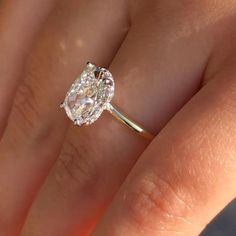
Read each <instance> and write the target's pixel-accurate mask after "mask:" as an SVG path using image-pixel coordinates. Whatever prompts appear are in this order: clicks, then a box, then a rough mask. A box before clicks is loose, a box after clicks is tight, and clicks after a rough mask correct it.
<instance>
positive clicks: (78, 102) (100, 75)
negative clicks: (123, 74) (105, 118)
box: [63, 63, 114, 126]
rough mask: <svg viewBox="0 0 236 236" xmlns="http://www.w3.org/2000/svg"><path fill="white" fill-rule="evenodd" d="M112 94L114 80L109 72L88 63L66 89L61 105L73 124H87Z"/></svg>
mask: <svg viewBox="0 0 236 236" xmlns="http://www.w3.org/2000/svg"><path fill="white" fill-rule="evenodd" d="M113 95H114V80H113V77H112V75H111V73H110V72H109V71H108V70H106V69H104V68H100V67H97V66H95V65H92V64H91V63H88V65H87V68H86V69H85V70H84V71H83V72H82V74H81V75H80V77H79V78H78V79H76V80H75V82H74V84H73V85H72V86H71V88H70V90H69V91H68V93H67V95H66V98H65V101H64V104H63V105H64V108H65V111H66V113H67V115H68V117H69V118H70V119H71V120H72V121H74V122H75V124H77V125H79V126H81V125H83V124H87V125H88V124H92V123H93V122H94V121H96V120H97V119H98V118H99V116H100V115H101V114H102V112H103V110H104V109H106V105H107V104H108V103H109V102H110V101H111V99H112V97H113Z"/></svg>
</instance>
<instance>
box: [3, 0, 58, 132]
mask: <svg viewBox="0 0 236 236" xmlns="http://www.w3.org/2000/svg"><path fill="white" fill-rule="evenodd" d="M55 1H56V0H43V1H37V0H24V1H20V0H16V1H7V0H5V1H1V3H0V51H1V54H0V65H1V66H0V75H1V78H0V136H1V133H2V131H3V129H4V126H5V123H6V120H7V117H8V114H9V111H10V110H11V105H12V101H13V99H14V94H15V92H16V89H17V85H18V81H19V78H20V75H21V70H22V69H23V66H24V62H25V59H26V57H27V54H28V52H29V49H30V46H31V44H32V42H33V40H34V37H35V35H36V34H37V32H38V31H39V30H40V28H41V25H42V24H43V22H44V20H45V19H46V18H47V15H48V14H49V12H50V10H51V9H52V7H53V6H54V2H55Z"/></svg>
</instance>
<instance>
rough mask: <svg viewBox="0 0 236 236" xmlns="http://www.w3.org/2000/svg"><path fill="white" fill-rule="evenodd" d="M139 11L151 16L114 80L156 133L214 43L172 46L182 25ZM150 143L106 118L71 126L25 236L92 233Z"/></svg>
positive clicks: (121, 56)
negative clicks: (91, 124) (88, 123)
mask: <svg viewBox="0 0 236 236" xmlns="http://www.w3.org/2000/svg"><path fill="white" fill-rule="evenodd" d="M141 10H142V12H146V14H143V15H141V16H140V15H139V16H140V18H136V19H133V24H132V26H131V30H130V32H129V33H128V36H127V38H126V40H125V42H124V43H123V45H122V47H121V49H120V50H119V52H118V54H117V56H116V57H115V59H114V61H113V63H112V65H111V67H110V69H111V71H112V73H113V75H114V77H115V79H116V94H115V97H114V103H115V104H116V105H118V106H119V107H121V109H122V111H124V112H125V113H126V114H128V115H129V116H131V117H132V118H134V119H135V120H136V121H138V122H139V123H141V124H143V125H144V127H147V129H148V130H150V131H152V132H154V133H156V132H158V131H159V130H160V129H161V127H162V126H163V125H164V124H166V122H167V121H168V120H169V119H170V117H171V116H173V114H175V112H176V111H177V110H178V109H179V108H180V107H181V106H182V105H183V104H184V103H185V102H186V101H187V100H188V99H189V97H191V96H192V94H193V93H195V91H196V90H197V89H198V86H199V83H200V79H201V74H202V71H203V69H204V66H205V61H206V58H207V57H208V46H209V45H210V42H209V41H210V40H209V38H208V37H209V35H208V34H205V32H204V36H202V34H200V33H194V32H193V33H192V34H190V35H189V37H179V38H178V39H176V41H174V42H173V41H172V40H173V38H171V37H169V36H170V33H171V32H172V30H174V29H175V30H176V31H175V33H176V34H177V33H180V31H181V28H182V27H184V26H183V25H181V26H179V28H178V29H179V30H180V31H178V30H177V28H176V24H175V23H174V22H176V21H174V20H173V22H172V19H169V23H170V28H166V27H165V25H162V24H161V23H160V24H159V25H158V27H156V25H154V24H152V23H151V22H153V21H155V22H160V19H159V18H156V16H153V15H152V14H149V15H147V12H148V13H150V11H148V9H145V8H143V7H141V8H140V11H141ZM149 10H150V9H149ZM166 11H168V8H167V9H166ZM165 13H166V12H163V14H165ZM130 14H131V15H138V13H136V14H134V12H132V10H131V13H130ZM158 16H159V15H158ZM176 20H177V19H176ZM178 20H180V19H178ZM184 22H186V21H184ZM172 24H173V25H172ZM147 26H148V27H147ZM156 42H159V43H156ZM208 43H209V45H208ZM206 45H207V46H206ZM209 48H210V46H209ZM147 61H148V62H149V63H147ZM196 61H197V62H199V63H196ZM183 85H184V86H183ZM148 143H149V142H148V141H146V140H145V139H143V138H140V137H139V136H137V134H135V133H132V131H130V130H129V129H128V128H127V127H126V126H123V125H121V124H120V123H118V122H117V121H116V120H113V119H112V118H111V117H110V116H109V115H108V114H103V116H102V117H101V118H100V119H99V120H98V121H97V122H96V124H94V125H93V126H90V127H85V128H79V129H78V128H74V127H73V128H70V131H69V133H68V135H67V138H66V141H65V144H64V147H63V150H62V153H61V155H60V158H59V160H58V162H57V164H56V166H55V167H54V169H53V171H52V172H51V174H50V177H49V179H48V180H47V182H46V184H45V186H44V187H43V189H42V192H41V193H40V194H39V197H38V200H37V201H36V202H35V204H34V206H33V208H32V211H31V213H30V214H29V218H28V221H27V224H26V226H25V231H24V234H23V235H37V232H41V234H42V235H50V236H54V235H55V236H58V235H65V234H69V235H89V232H90V231H91V228H93V227H94V225H95V224H96V222H97V221H98V220H99V218H100V216H101V215H102V214H103V212H104V210H105V209H106V207H107V205H109V203H110V201H111V199H112V197H113V195H114V193H115V192H116V191H117V189H118V188H119V186H120V184H121V183H122V182H123V180H124V178H125V177H126V175H127V174H128V172H129V171H130V169H131V168H132V166H133V165H134V163H135V162H136V160H137V158H138V157H139V155H140V154H141V153H142V152H143V150H144V149H145V147H146V146H147V144H148ZM52 196H53V197H52ZM111 235H112V234H111ZM121 235H122V234H121ZM127 235H128V234H127Z"/></svg>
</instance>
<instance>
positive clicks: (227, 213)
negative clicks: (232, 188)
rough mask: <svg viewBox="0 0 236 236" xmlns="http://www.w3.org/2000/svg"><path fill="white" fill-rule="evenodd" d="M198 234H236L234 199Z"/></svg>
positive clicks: (229, 235) (218, 235)
mask: <svg viewBox="0 0 236 236" xmlns="http://www.w3.org/2000/svg"><path fill="white" fill-rule="evenodd" d="M200 236H236V200H234V201H233V202H232V203H230V204H229V205H228V206H227V207H226V208H225V209H224V210H223V211H222V212H221V213H220V214H219V215H218V216H217V217H216V218H215V219H214V220H213V221H212V222H211V223H210V224H209V225H208V226H207V227H206V229H205V230H204V231H203V232H202V234H201V235H200Z"/></svg>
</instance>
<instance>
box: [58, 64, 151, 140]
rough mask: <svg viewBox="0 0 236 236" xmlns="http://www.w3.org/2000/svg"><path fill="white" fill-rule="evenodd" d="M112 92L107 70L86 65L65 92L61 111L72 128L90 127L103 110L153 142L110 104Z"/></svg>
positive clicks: (112, 87)
mask: <svg viewBox="0 0 236 236" xmlns="http://www.w3.org/2000/svg"><path fill="white" fill-rule="evenodd" d="M114 91H115V83H114V79H113V76H112V74H111V73H110V72H109V71H108V70H107V69H105V68H102V67H98V66H96V65H94V64H92V63H90V62H88V63H87V67H86V68H85V70H84V71H83V72H82V74H81V75H80V76H79V77H78V78H77V79H76V80H75V82H74V83H73V84H72V86H71V88H70V89H69V91H68V92H67V94H66V97H65V100H64V102H63V103H62V104H61V107H62V108H64V109H65V112H66V114H67V116H68V117H69V118H70V119H71V120H72V121H73V122H74V124H75V125H78V126H82V125H90V124H92V123H94V122H95V121H96V120H97V119H98V118H99V117H100V115H101V114H102V112H103V111H104V110H107V111H109V112H110V113H111V114H112V115H113V116H114V117H115V118H117V119H118V120H119V121H121V122H122V123H124V124H125V125H127V126H128V127H129V128H131V129H132V130H134V131H135V132H137V133H138V134H140V135H141V136H143V137H145V138H148V139H153V138H154V135H153V134H151V133H149V132H148V131H146V130H145V129H144V128H143V127H142V126H140V125H139V124H137V123H136V122H134V121H133V120H131V119H130V118H128V117H127V116H126V115H124V114H122V113H121V112H120V111H118V110H117V109H116V108H115V107H114V106H113V105H112V104H111V100H112V98H113V96H114Z"/></svg>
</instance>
